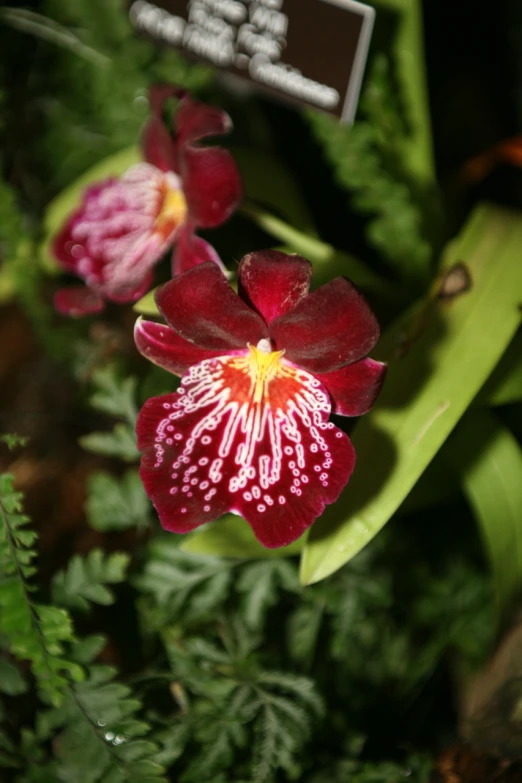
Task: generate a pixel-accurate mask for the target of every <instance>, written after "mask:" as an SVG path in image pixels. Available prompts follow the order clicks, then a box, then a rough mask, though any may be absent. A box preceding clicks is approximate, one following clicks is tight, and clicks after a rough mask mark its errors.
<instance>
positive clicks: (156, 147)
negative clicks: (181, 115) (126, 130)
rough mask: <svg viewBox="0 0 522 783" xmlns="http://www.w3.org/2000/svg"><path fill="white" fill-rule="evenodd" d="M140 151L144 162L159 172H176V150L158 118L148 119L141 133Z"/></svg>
mask: <svg viewBox="0 0 522 783" xmlns="http://www.w3.org/2000/svg"><path fill="white" fill-rule="evenodd" d="M140 144H141V149H142V154H143V158H144V160H146V161H147V163H150V164H152V165H153V166H156V168H158V169H161V171H175V172H176V173H177V172H178V167H177V161H176V150H175V146H174V143H173V140H172V137H171V135H170V133H169V131H168V130H167V128H166V127H165V124H164V123H163V121H162V120H160V119H159V118H158V117H150V118H149V119H148V120H147V122H146V123H145V125H144V126H143V129H142V131H141V141H140Z"/></svg>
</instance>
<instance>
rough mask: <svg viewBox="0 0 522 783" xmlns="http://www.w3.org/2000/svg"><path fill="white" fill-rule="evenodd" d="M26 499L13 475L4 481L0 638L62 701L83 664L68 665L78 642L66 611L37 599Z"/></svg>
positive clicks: (0, 497) (0, 488)
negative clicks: (69, 646) (68, 650)
mask: <svg viewBox="0 0 522 783" xmlns="http://www.w3.org/2000/svg"><path fill="white" fill-rule="evenodd" d="M21 501H22V496H21V494H20V493H19V492H16V491H15V489H14V487H13V478H12V476H10V475H9V474H2V475H1V476H0V516H1V522H2V524H1V527H0V633H2V634H4V635H5V636H6V637H7V639H8V647H9V650H10V652H11V653H12V654H13V655H14V656H16V657H17V658H18V659H20V660H28V661H30V662H31V668H32V671H33V674H34V676H35V677H36V678H37V681H38V685H39V687H40V688H42V690H44V691H46V692H47V693H48V694H49V697H50V698H51V699H52V700H53V701H54V702H58V701H60V699H61V696H62V694H63V691H64V689H65V688H66V687H67V685H68V682H69V679H68V678H69V677H72V678H74V679H77V680H80V679H81V678H82V676H83V672H82V669H81V667H80V666H78V664H76V663H74V662H73V661H70V660H67V658H66V657H65V655H66V648H65V646H66V644H67V643H68V642H71V641H72V640H73V638H74V635H73V628H72V624H71V619H70V617H69V615H68V614H67V612H66V611H64V610H63V609H59V608H58V607H55V606H48V605H45V604H41V603H39V602H37V601H35V600H33V598H32V595H31V593H32V590H33V586H32V583H31V581H30V580H31V577H32V576H33V575H34V574H35V567H34V565H33V560H34V558H35V556H36V552H35V550H34V548H33V545H34V542H35V539H36V534H35V533H34V532H33V531H32V530H28V529H27V527H26V526H27V524H28V523H29V519H28V517H26V516H24V515H23V514H22V502H21Z"/></svg>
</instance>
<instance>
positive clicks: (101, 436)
mask: <svg viewBox="0 0 522 783" xmlns="http://www.w3.org/2000/svg"><path fill="white" fill-rule="evenodd" d="M92 384H93V387H94V392H93V394H92V396H91V398H90V404H91V406H92V407H93V408H94V409H95V410H97V411H100V412H101V413H106V414H108V415H110V416H113V417H116V418H119V419H123V421H120V422H118V423H117V424H115V425H114V428H113V430H112V432H90V433H89V434H88V435H84V436H83V437H82V438H80V445H81V446H82V448H84V449H85V450H86V451H92V452H94V453H95V454H103V455H104V456H107V457H119V458H120V459H122V460H124V461H125V462H135V461H136V460H137V459H138V458H139V452H138V450H137V448H136V435H135V432H134V428H135V425H136V416H137V414H138V411H137V408H136V403H135V392H136V379H135V378H132V377H129V378H123V377H122V376H121V374H120V373H118V371H117V369H116V368H115V367H113V366H108V367H104V368H103V369H100V370H98V371H96V372H95V373H93V377H92Z"/></svg>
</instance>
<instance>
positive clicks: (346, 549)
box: [301, 205, 522, 584]
mask: <svg viewBox="0 0 522 783" xmlns="http://www.w3.org/2000/svg"><path fill="white" fill-rule="evenodd" d="M521 246H522V217H521V216H520V215H519V214H517V213H513V212H509V211H507V210H504V209H501V208H499V207H494V206H491V205H483V206H480V207H478V208H477V209H476V210H475V212H474V213H473V215H472V217H471V219H470V221H469V222H468V224H467V226H466V228H465V229H464V231H463V232H462V234H461V235H460V236H459V237H458V238H457V240H456V241H454V242H452V243H451V244H450V246H449V247H448V249H447V252H446V255H445V263H444V267H443V268H444V269H445V270H446V271H449V269H450V268H451V267H452V266H453V265H454V264H455V263H456V262H459V261H460V262H462V261H463V262H465V264H466V266H467V269H468V271H469V274H470V279H471V288H470V290H468V291H466V292H464V293H462V294H460V295H459V296H456V297H453V298H438V297H437V298H433V297H432V299H431V301H430V303H429V306H428V307H425V308H424V311H423V312H422V313H421V314H417V316H416V318H415V320H414V322H413V327H414V328H413V329H411V327H410V333H408V331H407V330H405V327H404V324H401V325H399V326H397V327H395V328H392V329H391V330H390V331H389V332H388V334H387V335H386V337H385V338H384V339H383V341H382V346H381V352H382V353H384V355H385V356H388V357H392V358H391V361H390V370H389V374H388V379H387V381H386V383H385V385H384V389H383V393H382V395H381V398H380V400H379V402H378V404H377V405H376V406H375V408H374V409H373V410H372V412H371V413H370V414H368V415H367V416H365V417H364V418H363V419H361V421H360V422H358V424H357V426H356V428H355V430H354V433H353V442H354V445H355V448H356V451H357V465H356V469H355V474H354V476H353V478H352V482H351V484H350V485H349V486H348V487H347V489H346V490H345V491H344V493H343V494H342V496H341V498H340V500H339V501H338V503H336V504H335V505H334V506H331V507H330V508H329V509H328V510H327V512H326V513H325V514H324V515H323V517H322V518H321V519H320V520H319V521H318V522H317V523H316V524H315V525H314V527H313V528H312V529H311V533H310V536H309V539H308V544H307V546H306V548H305V550H304V553H303V558H302V567H301V579H302V581H303V583H304V584H311V583H313V582H318V581H320V580H321V579H324V578H325V577H327V576H329V575H330V574H332V573H333V572H334V571H336V570H337V569H338V568H340V567H341V566H342V565H344V564H345V563H347V562H348V561H349V560H351V558H352V557H354V556H355V555H356V554H357V552H359V551H360V550H361V549H362V548H363V547H364V546H365V545H366V544H367V543H368V542H369V541H370V540H371V539H372V538H373V537H374V536H375V535H376V534H377V533H378V532H379V530H380V529H381V528H382V527H383V526H384V525H385V524H386V522H388V520H389V519H390V517H391V516H392V515H393V514H394V513H395V511H396V510H397V508H398V507H399V505H400V504H401V503H402V501H403V500H404V498H405V497H406V496H407V494H408V493H409V491H410V490H411V489H412V487H413V486H414V484H415V482H416V481H417V479H418V478H419V477H420V476H421V475H422V473H423V471H424V470H425V468H426V467H427V466H428V464H429V463H430V461H431V459H432V458H433V457H434V455H435V454H436V453H437V451H438V450H439V448H440V447H441V446H442V444H443V443H444V441H445V440H446V438H447V437H448V435H449V434H450V432H451V431H452V429H453V427H454V426H455V424H456V423H457V422H458V420H459V419H460V417H461V416H462V414H463V413H464V411H465V410H466V408H467V407H468V406H469V404H470V403H471V401H472V400H473V398H474V396H475V395H476V393H477V392H478V390H479V389H480V388H481V386H482V385H483V383H484V381H485V380H486V378H487V377H488V375H489V374H490V373H491V371H492V370H493V368H494V367H495V365H496V363H497V362H498V360H499V359H500V357H501V355H502V353H503V352H504V350H505V348H506V346H507V345H508V343H509V341H510V340H511V338H512V337H513V335H514V333H515V331H516V329H517V327H518V325H519V323H520V317H521V313H520V310H519V303H520V301H521V299H522V264H521V263H520V248H521ZM394 346H395V355H396V358H395V359H393V354H394ZM401 346H402V349H401V350H400V351H399V357H397V348H398V347H399V348H401ZM400 353H402V354H403V356H402V358H400ZM404 353H405V355H404Z"/></svg>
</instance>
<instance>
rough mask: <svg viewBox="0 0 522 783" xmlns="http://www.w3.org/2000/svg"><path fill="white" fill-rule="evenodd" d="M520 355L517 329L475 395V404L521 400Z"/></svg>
mask: <svg viewBox="0 0 522 783" xmlns="http://www.w3.org/2000/svg"><path fill="white" fill-rule="evenodd" d="M521 356H522V331H521V330H519V331H518V332H517V334H516V335H515V336H514V338H513V339H512V340H511V342H510V344H509V346H508V348H507V350H506V352H505V354H504V355H503V357H502V359H501V360H500V361H499V363H498V365H497V366H496V367H495V369H494V371H493V372H492V374H491V377H490V378H488V380H487V381H486V383H485V384H484V386H483V388H482V389H481V390H480V393H479V394H478V395H477V399H476V400H475V403H476V404H477V405H493V406H497V405H510V404H512V403H514V402H520V400H522V361H521V359H520V357H521Z"/></svg>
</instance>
